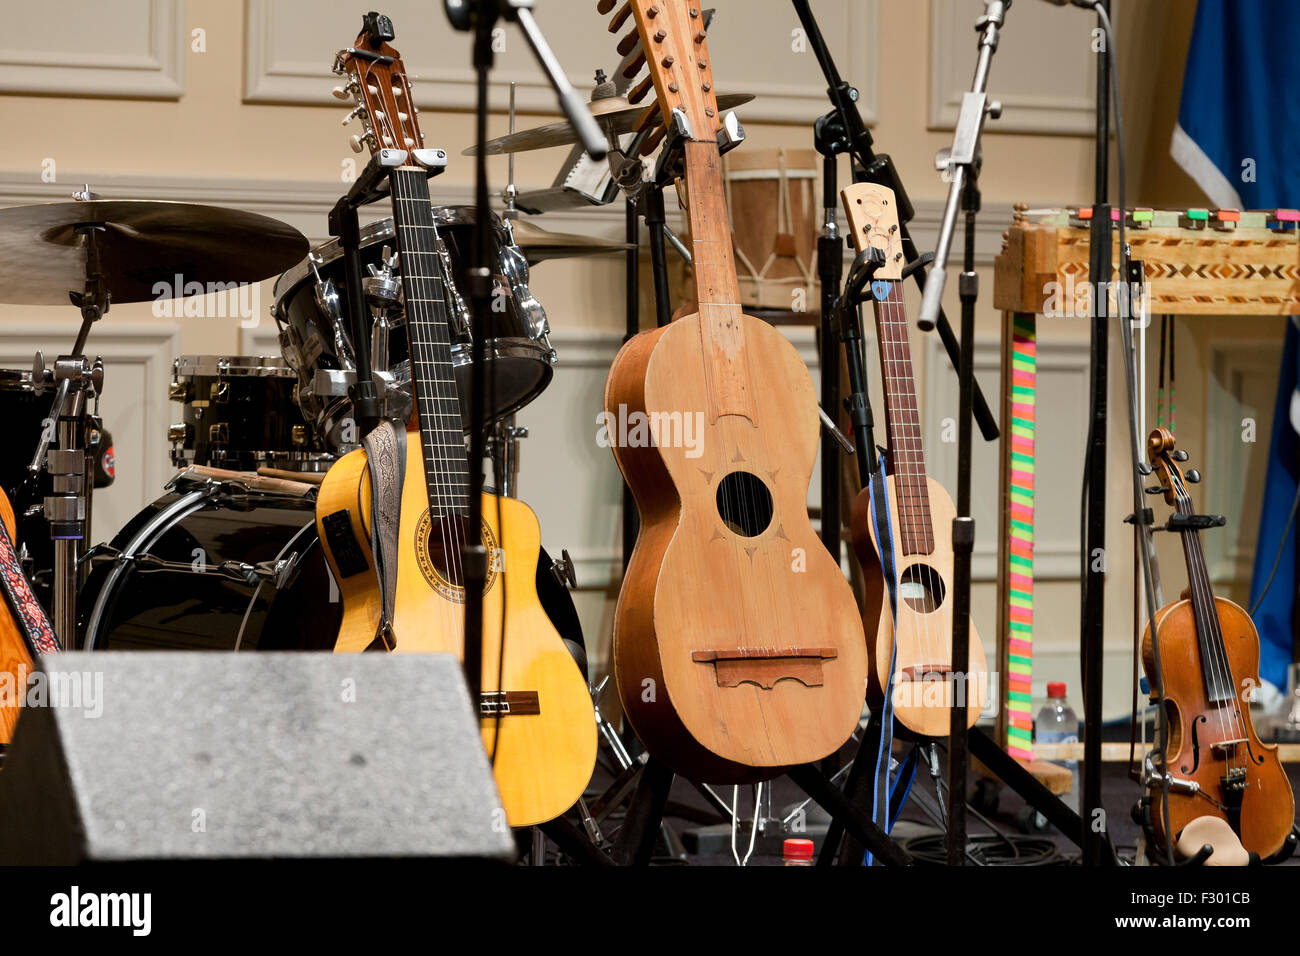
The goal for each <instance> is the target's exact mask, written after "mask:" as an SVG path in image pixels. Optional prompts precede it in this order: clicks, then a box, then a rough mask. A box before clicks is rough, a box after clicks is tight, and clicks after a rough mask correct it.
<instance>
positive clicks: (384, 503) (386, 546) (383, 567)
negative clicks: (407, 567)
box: [363, 421, 406, 651]
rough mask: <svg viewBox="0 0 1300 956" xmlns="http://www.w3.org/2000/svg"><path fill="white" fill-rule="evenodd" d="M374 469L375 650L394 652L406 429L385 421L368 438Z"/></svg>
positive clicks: (369, 465)
mask: <svg viewBox="0 0 1300 956" xmlns="http://www.w3.org/2000/svg"><path fill="white" fill-rule="evenodd" d="M363 444H364V445H365V449H366V467H367V468H368V469H369V470H370V552H371V554H372V555H373V556H374V562H375V580H376V583H377V584H378V586H379V598H380V610H379V626H378V627H377V628H376V629H375V639H374V641H373V642H372V643H371V645H370V646H371V647H373V648H376V649H380V648H382V649H384V650H389V651H391V650H393V649H395V648H396V647H397V636H396V635H395V634H394V632H393V606H394V604H395V603H396V595H397V526H398V521H399V519H400V517H401V513H402V478H403V476H404V475H405V474H406V429H405V428H401V427H398V426H396V425H394V424H393V423H392V422H390V421H383V422H381V423H380V424H379V425H378V426H377V427H376V428H373V429H371V431H370V434H368V435H366V437H365V439H364V441H363Z"/></svg>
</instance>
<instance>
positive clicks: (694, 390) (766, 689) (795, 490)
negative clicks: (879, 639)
mask: <svg viewBox="0 0 1300 956" xmlns="http://www.w3.org/2000/svg"><path fill="white" fill-rule="evenodd" d="M602 6H606V7H607V6H608V5H607V4H604V3H602ZM627 6H628V4H624V8H626V7H627ZM630 7H631V11H632V13H633V14H634V15H635V18H636V29H637V32H638V33H639V35H640V42H641V44H642V47H643V49H644V50H645V60H646V63H647V64H648V66H649V69H650V74H651V77H652V78H653V80H654V87H655V91H656V92H657V94H658V98H659V105H660V108H661V110H662V112H663V116H664V118H665V120H666V121H668V122H672V121H673V120H672V116H673V114H674V113H676V114H677V116H678V119H677V122H678V123H682V122H684V123H685V124H686V126H688V127H689V131H688V133H687V134H686V137H685V143H684V147H683V156H682V164H683V170H684V177H685V180H686V191H687V197H688V204H689V216H690V227H691V240H692V252H693V255H694V260H695V261H694V266H695V286H696V289H695V291H696V302H697V303H698V312H695V313H693V314H690V315H686V316H684V317H682V318H679V319H677V320H676V321H674V322H672V323H671V324H669V325H667V326H665V327H663V328H660V329H655V330H652V331H647V332H642V333H640V334H639V335H637V336H636V337H635V338H633V339H632V340H631V341H629V342H628V343H627V345H626V346H624V348H623V350H622V351H621V352H619V354H618V356H617V357H616V358H615V360H614V363H613V366H612V367H611V368H610V372H609V378H608V379H607V381H606V383H605V409H606V415H607V420H612V421H618V422H627V423H631V424H632V425H633V426H635V424H636V423H637V422H641V423H648V429H646V428H642V429H641V430H640V431H641V435H642V437H644V436H645V435H648V434H653V435H654V440H653V441H651V440H649V439H647V440H638V438H637V436H638V432H637V429H636V428H635V427H633V428H631V429H628V430H627V434H628V435H629V440H628V441H626V442H622V443H620V442H618V441H614V442H613V444H614V456H615V458H616V459H617V461H618V465H619V468H620V469H621V470H622V472H623V476H624V478H625V479H626V480H627V482H628V484H629V485H630V486H631V489H632V492H633V494H634V496H635V498H636V504H637V510H638V512H639V513H640V516H641V532H640V535H639V537H638V538H637V542H636V548H635V551H634V552H633V554H632V560H631V564H630V565H629V567H628V570H627V575H626V577H625V578H624V581H623V586H622V590H621V592H620V594H619V600H618V607H617V609H616V611H615V619H614V672H615V677H616V680H617V684H618V688H619V694H620V697H621V699H622V702H623V707H624V709H625V711H626V713H627V715H628V717H629V718H630V720H631V722H632V726H633V728H634V729H635V730H636V733H637V736H638V737H640V738H641V740H642V741H643V742H644V743H645V745H646V747H647V749H649V750H650V752H651V753H652V754H654V755H655V756H656V757H657V758H659V759H660V760H662V761H663V762H664V763H665V764H667V765H668V766H670V767H671V768H673V769H674V770H676V771H677V772H679V773H682V774H685V775H686V776H689V777H691V778H693V779H696V780H704V781H710V782H718V783H726V782H741V781H759V780H763V779H767V778H770V777H773V776H776V775H777V774H779V773H781V772H782V769H783V768H785V767H788V766H790V765H794V764H801V763H806V762H808V761H812V760H817V759H820V758H822V757H824V756H826V755H827V754H829V753H831V752H832V751H834V750H835V749H836V748H837V747H839V746H840V745H842V744H843V743H844V742H845V741H846V740H847V739H848V738H849V735H850V734H851V733H852V731H853V729H854V727H855V726H856V725H857V722H858V718H859V717H860V715H861V712H862V705H863V700H864V694H865V677H866V654H865V646H864V640H863V633H862V626H861V623H860V621H859V618H858V611H857V607H856V605H855V602H854V599H853V593H852V591H851V590H850V588H849V584H848V582H847V580H845V578H844V575H843V574H842V573H841V571H840V568H839V565H838V563H837V562H836V561H835V559H834V558H832V557H831V556H830V554H829V553H828V552H827V551H826V548H825V547H824V546H823V545H822V543H821V541H820V539H819V538H818V537H817V535H816V534H815V533H814V532H813V529H812V526H811V524H810V522H809V520H808V511H807V499H808V483H809V479H810V477H811V472H812V466H813V461H814V458H815V457H816V453H817V438H818V429H819V422H818V414H817V398H816V394H815V392H814V389H813V383H812V380H811V378H810V377H809V375H808V370H807V368H805V367H804V364H803V362H802V361H801V360H800V359H799V356H798V353H797V352H796V351H795V349H794V347H793V346H792V345H791V344H790V342H789V341H788V340H787V339H786V338H785V337H784V336H783V335H782V334H781V333H780V332H778V331H777V330H776V329H774V328H773V327H772V326H770V325H768V324H767V323H765V322H762V321H760V320H758V319H756V318H753V317H751V316H747V315H745V314H743V313H742V312H741V309H740V306H739V304H738V302H739V294H738V287H737V281H736V267H735V263H734V262H733V260H732V244H731V235H730V230H729V227H728V224H727V222H728V220H727V208H726V200H725V194H724V187H723V180H722V175H721V168H720V162H719V148H718V142H717V139H716V134H717V132H718V129H719V126H720V120H719V117H718V115H717V104H716V102H715V99H714V95H713V86H712V84H713V74H712V72H711V71H710V69H709V63H708V51H707V47H706V45H705V42H704V40H705V38H704V32H703V28H702V21H701V18H700V10H699V4H698V3H697V2H695V0H631V2H630ZM625 19H626V9H620V11H619V12H617V13H616V14H615V21H614V23H615V25H614V26H612V27H611V31H616V30H617V28H618V25H620V24H621V22H622V21H623V20H625ZM627 45H628V46H630V45H631V44H627ZM623 48H624V46H623V45H620V49H623ZM693 423H698V431H692V432H690V433H689V434H690V437H692V438H693V439H695V440H693V441H684V440H682V439H683V438H684V437H685V436H686V435H687V434H688V432H687V429H689V428H691V426H692V424H693ZM612 434H613V429H611V435H612Z"/></svg>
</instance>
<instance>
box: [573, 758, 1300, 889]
mask: <svg viewBox="0 0 1300 956" xmlns="http://www.w3.org/2000/svg"><path fill="white" fill-rule="evenodd" d="M896 753H898V751H897V750H896ZM1285 766H1286V770H1287V775H1288V776H1289V777H1290V780H1291V787H1292V790H1293V791H1300V765H1296V764H1288V765H1285ZM940 772H941V773H946V755H944V754H942V753H941V754H940ZM610 779H611V778H610V774H609V773H608V772H607V771H606V770H605V768H603V767H597V770H596V777H595V778H594V779H593V781H592V786H591V788H590V790H589V797H594V796H595V795H598V794H599V793H600V792H602V791H603V790H604V788H605V786H607V785H608V783H609V781H610ZM976 779H978V778H976V777H975V776H974V775H972V781H974V780H976ZM772 788H773V790H772V801H771V806H772V812H773V815H774V816H776V817H783V816H785V815H786V814H788V813H789V812H790V811H791V810H792V809H793V808H794V807H796V806H797V805H798V804H799V803H800V802H801V801H803V800H804V799H805V796H804V794H803V792H802V791H801V790H800V789H799V788H798V787H797V786H795V784H794V783H793V782H792V781H791V780H790V779H789V778H787V777H781V778H778V779H777V780H776V781H774V782H773V784H772ZM713 789H714V791H715V792H716V793H717V794H718V796H720V797H721V798H722V799H723V801H724V802H727V803H730V801H731V799H732V788H731V787H715V788H713ZM750 794H751V788H749V787H741V788H740V795H741V800H740V803H741V807H742V820H741V824H740V827H739V830H738V834H737V848H738V851H739V855H740V856H741V857H742V858H743V857H744V855H745V851H746V850H747V848H748V845H749V824H750V820H751V819H752V813H753V811H752V806H753V803H752V797H751V796H750ZM994 795H996V807H995V808H994V809H992V810H991V812H988V813H987V814H986V816H987V822H984V821H982V820H981V819H980V817H979V816H977V815H976V813H974V812H972V813H970V814H968V817H967V820H968V824H967V826H968V832H969V834H970V836H971V838H972V841H973V842H975V843H976V847H975V848H974V850H973V853H974V854H975V855H976V856H978V857H982V858H984V859H985V860H987V861H988V862H989V863H990V864H991V865H996V864H1001V865H1043V866H1068V865H1072V864H1075V863H1077V862H1078V857H1079V850H1078V848H1077V847H1076V846H1074V844H1072V843H1071V842H1070V841H1069V840H1068V839H1066V838H1065V837H1064V836H1063V835H1062V834H1060V833H1059V832H1058V831H1057V830H1056V829H1055V828H1054V827H1052V826H1051V825H1050V824H1046V823H1045V821H1042V820H1034V819H1032V814H1031V812H1030V811H1029V810H1028V808H1027V807H1026V805H1025V802H1024V801H1023V800H1022V799H1021V798H1020V797H1019V796H1018V795H1017V794H1016V793H1015V792H1014V791H1012V790H1011V789H1010V788H1008V787H1005V786H1003V787H992V788H991V789H989V790H987V791H985V792H984V793H982V794H981V796H982V797H983V798H984V802H983V803H981V804H979V805H981V806H984V807H985V808H986V809H987V807H988V806H989V801H990V800H991V798H992V797H993V796H994ZM1140 795H1141V794H1140V791H1139V789H1138V787H1137V785H1136V784H1135V783H1133V782H1132V781H1131V780H1130V779H1129V777H1128V764H1127V763H1113V762H1112V763H1105V764H1103V776H1102V805H1103V806H1104V807H1105V809H1106V811H1107V813H1108V815H1109V819H1108V821H1107V824H1108V829H1109V831H1110V834H1111V840H1112V842H1113V844H1114V845H1115V847H1116V849H1117V850H1118V852H1119V854H1120V856H1121V857H1122V858H1124V859H1127V860H1132V858H1133V856H1134V853H1135V851H1136V848H1137V844H1138V837H1139V835H1140V832H1141V831H1140V828H1139V826H1138V825H1137V824H1136V823H1135V822H1134V821H1133V819H1132V817H1131V815H1130V810H1131V809H1132V807H1133V805H1134V804H1135V803H1136V802H1137V800H1138V798H1139V796H1140ZM945 802H946V795H945ZM934 804H935V785H934V782H933V781H932V780H931V778H930V776H929V774H928V772H927V771H926V769H925V767H924V765H923V766H921V767H920V768H919V769H918V772H917V776H916V780H915V783H914V786H913V789H912V792H911V795H910V797H909V799H908V802H907V805H906V806H905V808H904V810H903V812H902V814H901V815H900V819H899V821H898V823H897V825H896V826H895V829H894V836H895V837H896V838H897V839H899V840H900V842H902V843H903V844H904V845H905V846H907V847H908V849H909V851H910V852H913V853H914V855H915V856H917V857H918V863H920V864H924V863H926V862H928V860H929V858H930V857H932V856H934V858H935V860H936V862H937V861H941V860H942V859H943V856H944V843H943V833H942V831H941V830H940V829H939V828H938V827H937V826H936V825H935V822H934V820H933V817H932V816H931V815H927V813H926V812H925V810H924V809H923V808H924V807H927V806H928V807H929V808H930V809H931V810H932V811H933V809H934ZM620 813H621V811H620V812H615V813H614V814H611V816H610V817H609V818H607V819H606V820H605V821H604V822H603V824H602V826H603V830H604V832H605V835H606V836H609V837H617V834H618V830H619V827H620V825H621V822H622V819H621V815H620ZM826 820H827V818H826V816H825V814H824V813H822V812H821V811H820V810H819V808H818V807H817V806H816V804H813V803H809V804H808V806H807V808H806V810H805V816H804V822H805V826H806V832H805V833H803V834H798V833H796V834H790V835H792V836H799V835H803V836H805V837H809V838H812V839H813V840H814V842H815V843H816V845H817V849H818V850H819V851H820V849H821V845H822V841H821V830H822V828H823V827H824V825H825V822H826ZM666 822H667V824H668V826H669V827H670V828H671V829H672V831H673V834H674V836H675V838H676V839H678V840H680V845H679V846H677V847H676V849H677V854H676V855H675V856H674V855H673V854H672V853H671V852H670V847H669V846H668V844H667V841H666V840H664V839H662V838H661V840H660V842H659V845H658V846H657V847H656V855H655V859H654V863H655V864H656V865H692V866H735V865H736V863H735V859H734V858H733V857H732V854H731V847H730V829H731V828H730V822H729V821H726V822H723V821H722V818H721V816H720V815H719V814H717V813H716V811H714V810H713V808H712V807H711V806H710V804H709V802H708V800H707V799H706V798H705V797H704V796H703V795H701V794H700V793H699V792H698V791H697V790H696V788H695V787H694V786H693V785H692V784H690V783H689V782H687V781H685V780H682V779H680V778H678V779H677V780H675V781H674V783H673V788H672V793H671V795H670V797H669V815H668V816H667V817H666ZM1036 824H1043V825H1042V826H1038V825H1036ZM995 834H996V836H995ZM780 844H781V837H780V836H774V837H772V838H770V839H768V840H763V839H756V840H755V848H754V852H753V855H752V856H751V857H750V859H749V864H748V865H750V866H780V865H781V864H782V858H781V852H780ZM683 849H684V850H685V853H682V850H683ZM1286 865H1300V854H1297V855H1296V856H1295V857H1292V859H1291V860H1289V861H1288V862H1287V864H1286Z"/></svg>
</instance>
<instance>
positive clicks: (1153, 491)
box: [1142, 485, 1165, 495]
mask: <svg viewBox="0 0 1300 956" xmlns="http://www.w3.org/2000/svg"><path fill="white" fill-rule="evenodd" d="M1142 490H1143V491H1145V492H1146V493H1147V494H1149V495H1163V494H1164V493H1165V489H1164V488H1162V487H1161V486H1160V485H1154V486H1152V487H1150V488H1144V489H1142Z"/></svg>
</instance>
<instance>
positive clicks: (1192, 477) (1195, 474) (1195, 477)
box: [1183, 468, 1201, 485]
mask: <svg viewBox="0 0 1300 956" xmlns="http://www.w3.org/2000/svg"><path fill="white" fill-rule="evenodd" d="M1183 480H1184V481H1186V482H1187V483H1188V484H1191V485H1194V484H1196V483H1197V482H1199V481H1200V480H1201V473H1200V472H1199V471H1197V470H1196V469H1195V468H1192V469H1189V470H1188V471H1187V473H1186V474H1184V475H1183Z"/></svg>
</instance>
